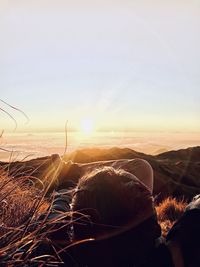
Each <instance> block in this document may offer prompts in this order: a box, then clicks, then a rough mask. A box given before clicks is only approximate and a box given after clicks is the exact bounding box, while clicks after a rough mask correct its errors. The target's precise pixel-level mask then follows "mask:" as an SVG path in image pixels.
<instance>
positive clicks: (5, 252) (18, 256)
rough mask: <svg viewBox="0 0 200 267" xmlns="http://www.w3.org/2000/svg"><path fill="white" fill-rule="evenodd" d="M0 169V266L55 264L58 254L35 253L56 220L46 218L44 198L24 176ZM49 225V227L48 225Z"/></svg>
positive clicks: (56, 263) (46, 207)
mask: <svg viewBox="0 0 200 267" xmlns="http://www.w3.org/2000/svg"><path fill="white" fill-rule="evenodd" d="M28 178H29V177H22V178H17V179H14V177H9V176H8V174H7V173H6V172H5V171H4V170H0V266H10V267H11V266H59V263H60V262H61V259H60V258H59V255H56V252H55V253H54V254H55V255H42V253H40V254H41V255H37V253H35V251H36V250H37V248H38V247H39V246H40V245H41V244H42V243H45V242H49V239H48V235H49V233H50V232H51V229H52V228H53V226H54V225H55V224H56V221H55V220H54V221H53V220H51V221H48V220H47V217H48V213H49V206H50V205H51V200H50V201H48V200H46V199H45V198H44V196H43V191H39V190H38V189H36V188H35V186H34V185H33V184H31V182H30V181H29V179H28ZM50 226H51V227H50Z"/></svg>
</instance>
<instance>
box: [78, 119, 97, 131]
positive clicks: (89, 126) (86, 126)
mask: <svg viewBox="0 0 200 267" xmlns="http://www.w3.org/2000/svg"><path fill="white" fill-rule="evenodd" d="M80 128H81V132H82V133H84V134H91V133H92V132H93V131H94V121H93V120H92V119H91V118H83V119H82V120H81V122H80Z"/></svg>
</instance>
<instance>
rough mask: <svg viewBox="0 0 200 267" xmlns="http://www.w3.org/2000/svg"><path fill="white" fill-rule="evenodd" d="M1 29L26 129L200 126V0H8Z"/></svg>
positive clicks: (1, 48)
mask: <svg viewBox="0 0 200 267" xmlns="http://www.w3.org/2000/svg"><path fill="white" fill-rule="evenodd" d="M0 36H1V41H0V77H1V78H0V99H2V100H4V101H6V102H8V103H9V104H11V105H14V106H16V107H17V108H20V109H21V110H23V111H24V112H25V113H26V114H27V115H28V117H29V122H28V123H26V124H25V122H26V119H25V118H24V116H23V115H22V114H20V113H19V112H17V111H16V110H12V109H11V108H9V107H7V106H6V105H5V104H4V103H2V102H0V107H1V108H3V109H5V110H6V111H8V112H9V113H10V114H11V115H12V116H13V117H14V118H15V119H16V121H17V123H18V128H17V131H60V130H63V129H64V127H65V122H66V121H68V127H69V129H79V128H80V127H83V128H84V127H85V128H86V129H85V130H87V128H88V129H89V128H90V127H93V128H95V129H97V130H109V131H110V130H111V131H114V130H125V131H128V130H133V131H140V130H141V131H168V132H170V131H180V132H190V131H191V132H200V105H199V103H200V90H199V86H200V49H199V47H200V2H199V1H198V0H190V1H183V0H180V1H179V0H173V1H172V0H167V1H166V0H162V1H155V0H154V1H151V0H138V1H137V0H135V1H134V0H123V1H118V0H115V1H114V0H101V1H100V0H98V1H96V0H93V1H88V0H86V1H82V0H73V1H72V0H71V1H67V0H56V1H55V0H54V1H53V0H34V1H32V0H29V1H27V0H25V1H22V0H17V1H16V0H0ZM88 124H89V125H88ZM81 125H83V126H81ZM13 128H14V123H13V122H12V120H11V119H10V118H9V117H8V116H7V115H6V114H5V113H3V112H0V130H1V129H5V130H7V131H12V130H13Z"/></svg>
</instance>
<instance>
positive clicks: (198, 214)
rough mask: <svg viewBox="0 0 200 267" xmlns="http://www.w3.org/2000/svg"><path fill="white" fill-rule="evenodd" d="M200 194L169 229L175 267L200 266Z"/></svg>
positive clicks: (168, 241)
mask: <svg viewBox="0 0 200 267" xmlns="http://www.w3.org/2000/svg"><path fill="white" fill-rule="evenodd" d="M199 227H200V195H197V196H195V197H194V198H193V200H192V201H191V202H190V203H189V204H188V206H187V207H186V209H185V212H184V214H183V215H182V216H181V218H180V219H179V220H178V221H177V222H176V223H175V224H174V225H173V227H172V228H171V230H170V231H169V233H168V235H167V237H166V241H167V244H168V247H169V248H170V251H171V254H172V257H173V262H174V265H175V267H199V266H200V242H199V240H200V228H199Z"/></svg>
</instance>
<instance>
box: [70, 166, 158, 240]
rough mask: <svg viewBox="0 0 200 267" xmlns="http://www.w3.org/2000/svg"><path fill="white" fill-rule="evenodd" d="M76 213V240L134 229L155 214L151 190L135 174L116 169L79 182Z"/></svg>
mask: <svg viewBox="0 0 200 267" xmlns="http://www.w3.org/2000/svg"><path fill="white" fill-rule="evenodd" d="M72 211H73V212H74V213H73V221H74V224H73V228H74V238H75V239H83V238H88V237H99V236H100V235H103V234H105V233H108V232H112V231H121V230H123V228H126V227H128V228H130V227H133V226H134V225H137V224H139V223H140V222H142V221H144V220H146V219H147V218H149V217H150V216H152V214H153V213H154V212H155V211H154V205H153V199H152V196H151V192H150V190H149V189H148V188H147V187H146V186H145V185H144V184H143V183H141V182H140V181H139V180H138V178H137V177H136V176H134V175H133V174H131V173H129V172H126V171H124V170H122V169H119V170H116V169H114V168H112V167H104V168H101V169H97V170H95V171H92V172H90V173H88V174H87V175H85V176H84V177H82V178H81V179H80V180H79V183H78V185H77V187H76V189H75V191H74V195H73V198H72Z"/></svg>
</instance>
